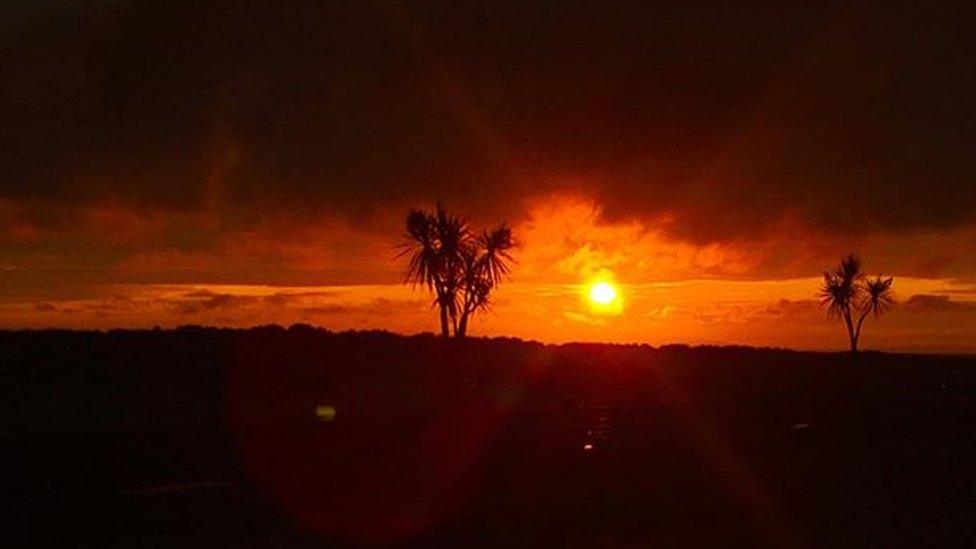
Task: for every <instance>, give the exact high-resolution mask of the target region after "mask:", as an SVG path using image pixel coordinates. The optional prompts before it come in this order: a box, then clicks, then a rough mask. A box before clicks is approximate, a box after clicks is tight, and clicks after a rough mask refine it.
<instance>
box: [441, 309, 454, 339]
mask: <svg viewBox="0 0 976 549" xmlns="http://www.w3.org/2000/svg"><path fill="white" fill-rule="evenodd" d="M438 306H440V308H441V337H451V328H450V326H449V325H448V324H447V306H446V305H444V304H443V303H438Z"/></svg>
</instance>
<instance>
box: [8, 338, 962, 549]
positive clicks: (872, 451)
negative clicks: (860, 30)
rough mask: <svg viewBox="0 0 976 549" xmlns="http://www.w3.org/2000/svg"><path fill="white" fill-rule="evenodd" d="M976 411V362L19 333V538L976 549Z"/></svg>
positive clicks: (114, 542)
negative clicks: (332, 415) (330, 409)
mask: <svg viewBox="0 0 976 549" xmlns="http://www.w3.org/2000/svg"><path fill="white" fill-rule="evenodd" d="M974 398H976V358H972V357H970V358H965V357H933V356H913V355H889V354H876V353H864V354H862V355H861V356H859V357H851V356H849V355H847V354H840V353H838V354H826V353H797V352H791V351H777V350H755V349H747V348H687V347H665V348H659V349H654V348H651V347H646V346H608V345H563V346H543V345H539V344H535V343H526V342H520V341H516V340H482V339H473V340H468V341H463V342H457V341H441V340H438V339H435V338H433V337H428V336H418V337H410V338H406V337H399V336H394V335H389V334H383V333H346V334H330V333H328V332H325V331H317V330H313V329H310V328H307V327H301V326H298V327H293V328H291V329H289V330H283V329H281V328H276V327H270V328H260V329H254V330H240V331H235V330H209V329H207V330H203V329H180V330H175V331H141V332H134V331H117V332H110V333H91V332H84V333H83V332H61V331H48V332H33V333H29V332H0V437H2V438H0V441H2V442H0V493H2V506H0V507H2V511H0V512H2V513H3V515H5V518H7V519H8V521H5V522H8V523H9V524H11V525H13V526H12V527H8V535H7V536H6V539H10V540H13V541H14V542H15V543H14V544H13V545H12V546H25V547H26V546H30V547H37V546H58V547H81V546H90V547H111V546H122V547H204V546H206V547H224V546H234V547H272V546H274V547H294V546H301V547H306V546H307V547H317V546H348V545H362V544H395V545H399V546H444V547H463V546H500V545H506V546H508V545H520V546H521V545H531V546H540V545H555V546H602V547H736V546H739V547H758V546H766V547H895V546H901V547H920V546H955V547H973V546H976V437H974V434H976V429H974V427H976V424H974V415H973V411H972V409H971V406H972V405H973V403H974ZM322 406H332V407H334V409H335V410H336V416H335V418H334V420H332V421H326V419H328V417H325V418H319V417H317V415H316V410H317V409H318V407H322ZM322 412H323V414H324V415H325V416H327V415H328V409H326V408H323V409H322Z"/></svg>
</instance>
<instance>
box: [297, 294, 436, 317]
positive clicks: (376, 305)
mask: <svg viewBox="0 0 976 549" xmlns="http://www.w3.org/2000/svg"><path fill="white" fill-rule="evenodd" d="M426 305H427V302H425V301H423V300H415V299H405V300H399V299H396V300H394V299H387V298H384V297H379V298H376V299H374V300H372V301H370V302H368V303H363V304H356V305H350V304H339V303H333V304H328V305H320V306H314V307H303V308H302V309H300V313H301V314H302V315H303V316H305V317H316V316H329V315H346V314H362V315H372V316H382V315H391V314H396V313H399V312H403V311H416V310H418V309H422V308H423V307H424V306H426Z"/></svg>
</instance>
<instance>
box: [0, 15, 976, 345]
mask: <svg viewBox="0 0 976 549" xmlns="http://www.w3.org/2000/svg"><path fill="white" fill-rule="evenodd" d="M199 4H202V5H199ZM251 4H252V3H248V2H244V3H241V2H219V1H217V2H213V1H208V2H202V3H197V2H166V1H154V2H136V1H123V0H118V1H109V0H91V1H87V2H74V1H55V0H45V1H31V2H26V1H23V2H21V1H14V2H6V3H4V4H3V6H2V7H0V82H3V85H2V86H0V120H2V122H0V327H2V328H24V327H31V328H36V327H72V328H101V329H105V328H112V327H119V326H124V327H151V326H155V325H160V326H176V325H181V324H208V325H228V326H251V325H256V324H265V323H272V322H273V323H279V324H283V325H288V324H291V323H294V322H305V323H310V324H315V325H321V326H324V327H327V328H329V329H336V330H338V329H347V328H357V329H358V328H381V329H390V330H395V331H398V332H405V333H415V332H421V331H431V332H433V331H436V330H437V328H438V326H437V319H436V314H435V311H434V310H433V309H432V308H431V298H430V296H428V295H427V294H426V293H425V292H424V291H423V290H422V289H412V288H411V287H409V286H406V285H404V284H402V281H403V272H404V268H405V261H404V259H403V258H398V257H397V253H398V246H399V245H400V244H402V242H403V239H404V226H403V223H404V217H405V214H406V212H407V210H408V208H410V207H427V208H429V207H432V206H433V205H434V203H436V202H438V201H443V202H444V203H446V204H447V205H448V207H449V208H451V209H452V210H455V211H458V212H460V213H463V214H465V215H466V216H467V217H468V218H469V219H470V221H471V223H472V224H473V225H474V226H476V227H484V228H488V227H491V226H493V225H495V224H497V223H498V222H500V221H503V220H506V221H508V223H509V224H510V225H511V226H512V228H513V230H514V234H515V237H516V239H517V241H518V243H519V247H518V248H517V249H516V251H515V253H514V256H515V258H516V260H517V263H516V264H515V265H514V266H513V270H512V276H511V280H510V281H509V282H508V283H506V284H505V285H504V286H502V287H501V288H500V289H499V291H498V294H497V296H496V300H495V305H494V306H493V307H492V309H491V310H490V311H489V312H487V313H482V314H481V315H480V316H479V317H476V318H475V320H474V322H473V325H472V327H471V332H472V334H473V335H492V336H494V335H508V336H515V337H521V338H532V339H539V340H542V341H552V342H562V341H573V340H585V341H613V342H647V343H650V344H655V345H658V344H665V343H672V342H684V343H692V344H695V343H720V344H732V343H742V344H748V345H770V346H786V347H796V348H804V349H843V348H844V346H845V345H846V339H845V338H846V336H845V335H844V333H843V330H842V327H841V326H840V324H837V323H834V322H830V321H828V320H827V319H826V318H825V316H824V313H823V310H822V309H820V308H819V306H818V302H817V297H816V294H817V291H818V285H819V283H820V280H819V277H820V276H821V273H822V272H823V270H824V269H826V268H830V267H832V266H833V265H834V264H835V263H836V262H837V260H838V259H839V258H840V256H841V255H843V254H844V253H846V252H848V251H856V252H858V253H859V254H860V255H861V256H862V257H863V259H864V265H865V269H866V271H867V272H868V273H869V274H877V273H884V274H889V275H893V276H894V277H895V283H894V290H895V294H896V298H897V299H898V301H899V304H898V306H897V307H896V308H895V310H893V311H892V312H891V313H890V315H887V316H885V317H883V318H882V319H881V320H880V321H875V320H874V319H871V320H868V325H867V327H866V328H865V335H864V336H863V341H862V346H863V347H865V348H877V349H890V350H920V351H927V352H938V351H967V352H974V351H976V182H974V174H976V155H974V152H973V151H974V145H976V135H974V134H976V102H974V100H973V99H974V97H976V66H974V65H976V43H974V41H976V39H974V35H973V33H972V32H971V31H972V29H971V24H972V21H973V20H974V18H973V16H974V15H976V8H974V7H973V5H972V4H970V3H962V2H960V3H958V4H957V5H952V3H950V2H940V3H938V4H939V6H930V5H927V4H928V3H923V2H905V3H898V2H894V3H884V4H883V5H880V4H879V5H871V4H869V3H856V4H849V3H836V4H834V3H827V2H824V3H796V4H792V3H788V2H761V3H750V4H749V5H747V6H744V5H734V6H733V5H732V4H733V3H727V2H714V3H706V4H697V3H686V2H661V3H655V2H646V1H642V2H632V3H615V2H593V3H592V4H589V3H573V6H572V7H570V6H567V5H563V4H565V3H563V2H553V3H547V2H528V1H512V2H508V1H499V2H478V3H476V2H423V3H412V2H411V3H407V4H400V3H387V2H380V1H354V2H317V1H316V2H313V1H308V2H295V1H290V0H284V1H280V2H273V3H264V2H254V3H253V5H251ZM265 4H269V5H265ZM597 278H605V279H610V280H612V281H614V283H615V284H616V286H617V288H618V290H619V295H620V299H621V301H620V306H619V307H617V308H616V309H614V310H612V311H607V310H600V309H599V308H595V307H594V306H593V305H592V303H591V302H589V300H587V299H586V293H587V284H588V283H590V282H591V281H593V280H595V279H597Z"/></svg>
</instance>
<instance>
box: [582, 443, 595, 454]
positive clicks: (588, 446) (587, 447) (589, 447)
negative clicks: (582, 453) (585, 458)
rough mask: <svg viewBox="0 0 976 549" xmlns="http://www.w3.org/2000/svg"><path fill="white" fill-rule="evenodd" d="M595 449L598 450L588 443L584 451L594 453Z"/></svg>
mask: <svg viewBox="0 0 976 549" xmlns="http://www.w3.org/2000/svg"><path fill="white" fill-rule="evenodd" d="M594 448H596V447H595V446H593V445H592V444H590V443H589V442H587V443H586V444H584V445H583V449H584V450H586V451H587V452H590V451H592V450H593V449H594Z"/></svg>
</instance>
